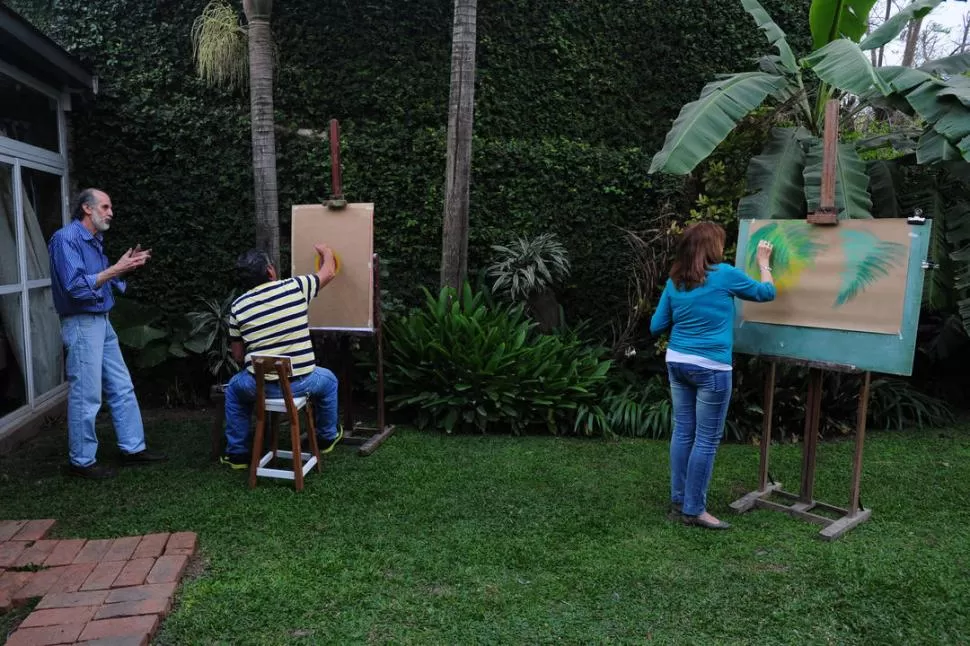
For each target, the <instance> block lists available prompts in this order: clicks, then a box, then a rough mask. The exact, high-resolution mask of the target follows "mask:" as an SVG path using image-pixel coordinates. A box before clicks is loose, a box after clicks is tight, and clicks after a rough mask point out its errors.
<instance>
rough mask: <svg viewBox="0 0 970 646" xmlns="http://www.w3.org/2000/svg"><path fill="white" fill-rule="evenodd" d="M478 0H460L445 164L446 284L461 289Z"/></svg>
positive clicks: (465, 265)
mask: <svg viewBox="0 0 970 646" xmlns="http://www.w3.org/2000/svg"><path fill="white" fill-rule="evenodd" d="M477 10H478V1H477V0H455V18H454V27H453V31H452V37H451V91H450V93H449V99H448V149H447V162H446V169H445V207H444V227H443V232H442V249H441V285H442V287H445V286H450V287H454V288H455V289H458V288H459V287H460V286H461V284H462V282H463V281H464V279H465V275H466V274H467V272H468V202H469V185H470V183H471V161H472V123H473V120H474V116H475V41H476V35H475V32H476V24H475V23H476V15H477Z"/></svg>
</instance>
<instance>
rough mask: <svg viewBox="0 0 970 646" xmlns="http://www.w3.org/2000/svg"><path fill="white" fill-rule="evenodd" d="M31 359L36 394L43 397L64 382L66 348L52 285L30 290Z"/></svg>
mask: <svg viewBox="0 0 970 646" xmlns="http://www.w3.org/2000/svg"><path fill="white" fill-rule="evenodd" d="M29 299H30V363H31V364H32V366H33V371H34V396H35V397H39V396H41V395H43V394H44V393H47V392H50V391H51V390H53V389H54V388H56V387H57V386H60V385H61V384H62V383H64V351H63V347H62V342H61V322H60V319H59V318H58V316H57V311H56V310H55V309H54V297H53V296H52V295H51V288H50V287H38V288H36V289H32V290H30V292H29Z"/></svg>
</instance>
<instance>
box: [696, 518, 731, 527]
mask: <svg viewBox="0 0 970 646" xmlns="http://www.w3.org/2000/svg"><path fill="white" fill-rule="evenodd" d="M684 524H685V525H696V526H697V527H703V528H704V529H731V523H726V522H724V521H723V520H719V521H717V522H716V523H712V522H709V521H706V520H701V517H700V516H684Z"/></svg>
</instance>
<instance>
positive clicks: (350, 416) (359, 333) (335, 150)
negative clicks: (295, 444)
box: [310, 119, 394, 456]
mask: <svg viewBox="0 0 970 646" xmlns="http://www.w3.org/2000/svg"><path fill="white" fill-rule="evenodd" d="M330 166H331V170H330V176H331V182H332V187H333V197H332V198H331V199H330V200H328V201H326V202H324V206H326V207H327V208H328V209H342V208H345V207H346V206H347V200H345V199H344V194H343V183H342V181H341V174H340V124H339V123H338V122H337V120H336V119H331V120H330ZM371 267H372V271H373V278H372V280H373V281H374V282H373V285H374V301H373V302H374V325H373V328H372V329H369V330H366V329H356V330H345V329H342V330H328V329H320V328H311V330H310V332H311V336H312V337H313V342H314V350H315V351H316V352H317V353H318V354H319V352H320V351H323V350H324V348H325V346H326V344H327V341H328V340H329V339H331V338H334V339H336V340H337V341H338V344H339V346H340V351H339V356H340V370H339V372H340V377H339V384H340V385H339V389H340V408H341V409H342V410H343V419H344V422H343V425H344V438H343V440H341V441H342V442H344V443H347V444H351V445H355V446H359V447H360V448H358V449H357V454H358V455H361V456H368V455H370V454H371V453H373V452H374V451H376V450H377V448H378V447H379V446H380V445H381V444H383V443H384V440H386V439H387V438H388V437H390V436H391V434H392V433H394V425H393V424H387V423H386V420H385V417H384V335H383V326H382V322H381V283H380V272H381V266H380V258H379V257H378V254H376V253H375V254H373V256H372V262H371ZM354 337H373V338H374V343H375V345H376V355H377V424H376V426H366V425H364V424H361V423H359V422H356V421H355V420H354V401H353V365H354V360H353V354H352V351H351V350H352V349H351V341H352V340H353V338H354Z"/></svg>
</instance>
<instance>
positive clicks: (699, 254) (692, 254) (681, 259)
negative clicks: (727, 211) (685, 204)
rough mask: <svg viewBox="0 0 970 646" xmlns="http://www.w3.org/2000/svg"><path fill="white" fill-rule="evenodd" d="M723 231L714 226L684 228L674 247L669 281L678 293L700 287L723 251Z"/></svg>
mask: <svg viewBox="0 0 970 646" xmlns="http://www.w3.org/2000/svg"><path fill="white" fill-rule="evenodd" d="M724 240H725V233H724V228H723V227H722V226H721V225H719V224H716V223H714V222H695V223H694V224H692V225H690V226H689V227H687V230H686V231H684V233H683V235H682V236H681V238H680V242H679V243H678V244H677V253H676V256H675V258H674V264H673V265H672V266H671V267H670V279H671V280H672V281H673V283H674V286H676V287H677V288H679V289H686V290H691V289H694V288H695V287H697V286H698V285H703V284H704V281H705V280H706V279H707V270H708V269H709V268H710V267H711V265H715V264H717V263H719V262H721V258H722V254H723V251H724Z"/></svg>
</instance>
